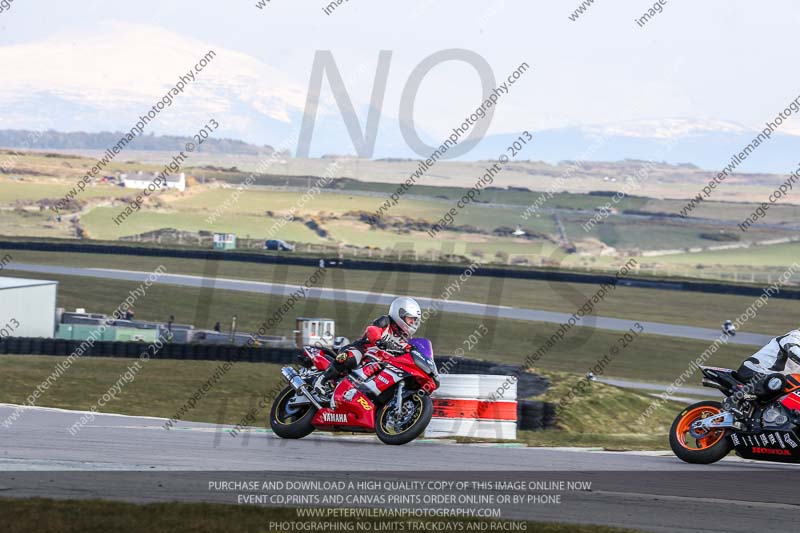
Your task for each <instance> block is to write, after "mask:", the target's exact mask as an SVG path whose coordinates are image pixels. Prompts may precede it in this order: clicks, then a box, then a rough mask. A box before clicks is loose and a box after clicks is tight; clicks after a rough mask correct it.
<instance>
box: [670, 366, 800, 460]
mask: <svg viewBox="0 0 800 533" xmlns="http://www.w3.org/2000/svg"><path fill="white" fill-rule="evenodd" d="M700 370H701V371H702V372H703V381H702V383H703V385H704V386H706V387H711V388H714V389H718V390H720V391H721V392H722V393H723V394H724V395H725V398H724V400H723V401H722V402H715V401H702V402H697V403H695V404H692V405H690V406H689V407H687V408H686V409H684V410H683V411H682V412H681V413H680V414H679V415H678V416H677V418H675V421H674V422H673V423H672V428H671V429H670V434H669V444H670V447H671V448H672V451H673V452H674V453H675V455H677V456H678V457H679V458H680V459H682V460H684V461H686V462H687V463H700V464H710V463H714V462H716V461H719V460H720V459H722V458H723V457H725V456H726V455H728V453H730V452H731V450H733V451H734V452H735V453H736V455H738V456H739V457H743V458H745V459H755V460H759V461H778V462H782V463H798V462H800V374H791V375H788V376H784V375H781V374H771V375H768V376H766V379H765V380H764V384H763V385H762V386H760V387H759V390H755V389H754V387H753V386H752V385H751V384H748V383H747V382H745V381H743V380H741V379H740V378H739V376H738V375H737V373H736V372H735V371H734V370H731V369H728V368H716V367H711V366H701V367H700Z"/></svg>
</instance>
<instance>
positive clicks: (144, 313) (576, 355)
mask: <svg viewBox="0 0 800 533" xmlns="http://www.w3.org/2000/svg"><path fill="white" fill-rule="evenodd" d="M4 274H5V272H4ZM11 274H13V275H18V273H16V272H12V273H11ZM44 277H45V278H47V279H54V280H57V281H59V290H58V305H59V306H61V307H64V308H66V309H74V308H76V307H85V308H87V310H89V311H91V312H99V313H106V314H110V313H111V312H113V311H114V309H116V308H117V306H118V305H119V304H120V302H122V301H123V300H124V299H125V298H126V297H127V296H128V293H129V291H132V290H133V289H134V288H136V287H138V286H139V284H138V283H128V282H122V281H115V280H103V279H92V278H82V277H79V276H55V275H47V276H44ZM286 299H287V297H283V296H279V295H264V294H256V293H243V292H235V291H222V290H214V291H212V290H210V289H196V288H191V287H177V286H171V285H154V286H153V287H151V289H150V290H149V292H148V293H147V295H146V296H144V297H142V298H140V299H139V300H138V301H137V302H136V317H137V318H139V319H147V320H157V321H161V322H166V321H167V320H168V317H169V316H170V315H174V316H175V317H176V318H175V321H176V322H177V323H189V324H194V325H195V326H196V327H200V328H211V327H212V326H213V324H214V323H215V322H217V321H219V322H221V323H222V324H224V325H227V324H230V317H232V316H233V315H237V317H238V321H237V324H238V325H237V328H238V331H242V332H251V331H255V330H257V329H258V327H259V325H260V324H261V322H262V321H264V320H265V319H267V318H268V317H270V316H271V315H272V314H273V313H274V312H275V311H276V310H277V309H278V308H280V307H281V306H282V305H283V304H284V302H285V301H286ZM385 312H386V307H385V306H383V305H376V304H363V305H361V304H350V305H348V304H347V302H342V301H336V302H333V301H329V300H314V299H306V300H301V301H299V302H298V303H297V304H296V305H295V306H294V308H293V309H292V310H291V312H290V313H288V315H287V316H286V318H284V319H283V320H282V321H281V322H280V323H278V324H277V325H276V326H275V328H274V329H273V330H272V331H270V332H269V333H270V334H280V335H285V336H287V337H289V338H291V336H292V331H293V329H294V320H293V318H292V317H294V316H328V317H332V318H334V319H336V322H337V334H338V335H345V336H348V337H350V338H356V337H358V336H360V335H361V333H362V332H363V331H364V327H365V326H366V324H367V323H368V322H370V321H372V320H373V319H374V318H375V317H376V316H378V315H381V314H384V313H385ZM482 323H483V324H484V325H485V326H486V328H487V329H488V330H489V334H488V335H485V336H484V337H483V338H481V339H480V341H479V342H478V343H477V346H476V345H475V343H469V342H467V341H466V340H465V339H467V338H468V337H469V336H470V335H471V334H473V333H474V332H475V331H476V329H477V328H478V327H479V325H480V324H482ZM557 329H558V325H557V324H550V323H542V322H527V321H519V320H497V319H495V318H493V317H491V316H485V317H480V316H469V315H460V314H452V313H439V314H438V315H436V316H435V317H433V318H432V319H430V320H429V321H427V322H426V323H425V324H424V325H423V327H422V328H421V329H420V331H419V334H420V335H421V336H425V337H429V338H430V339H431V340H432V342H433V345H434V348H435V349H436V353H440V354H447V353H454V351H455V350H458V349H462V350H464V351H465V355H466V356H467V357H471V358H475V359H486V360H496V361H502V362H507V363H517V364H521V363H523V362H524V361H525V360H526V357H528V355H529V354H531V353H533V352H535V351H536V350H537V349H538V348H539V347H540V346H542V345H544V343H545V341H546V340H547V339H548V338H549V337H550V336H551V335H553V333H554V332H555V331H556V330H557ZM619 336H620V333H618V332H614V331H608V330H601V329H592V328H585V327H584V328H578V327H575V328H572V329H571V330H570V331H569V332H567V334H566V335H565V337H564V339H563V340H561V341H559V342H557V343H556V344H555V345H554V346H553V347H552V348H551V349H550V350H549V351H548V352H547V353H546V354H545V355H544V356H543V357H542V358H541V359H540V360H538V361H537V362H536V363H535V364H536V366H538V367H541V368H543V369H545V370H556V371H564V372H576V373H585V372H587V371H589V370H590V368H591V367H593V366H594V365H595V364H596V361H597V360H598V358H600V357H601V356H602V354H603V353H606V352H607V351H608V349H609V347H611V346H613V345H617V344H618V339H619ZM708 344H709V343H707V342H704V341H697V340H691V339H682V338H677V337H665V336H661V335H648V334H647V332H646V330H645V332H644V333H643V334H640V335H639V337H638V338H637V340H636V342H635V343H632V345H631V346H630V347H628V348H626V349H625V350H621V351H620V352H619V354H618V355H617V356H616V357H615V358H614V360H613V362H612V363H611V364H610V365H609V366H608V368H607V369H606V374H607V375H611V376H617V377H623V378H630V379H641V380H645V381H654V382H664V383H669V382H672V381H673V380H674V379H675V378H677V377H678V376H679V375H680V374H681V373H682V372H683V371H684V370H686V368H687V367H688V365H689V362H690V361H692V360H694V359H695V358H697V356H698V355H700V354H701V353H702V352H703V351H704V350H705V349H706V348H707V346H708ZM470 348H472V349H471V350H470ZM752 352H753V349H752V347H748V346H741V345H729V346H725V347H723V348H721V349H719V350H718V351H717V353H716V354H715V355H714V356H713V357H712V358H711V359H710V360H709V361H708V363H709V364H713V365H717V366H734V367H735V366H738V365H739V364H740V363H741V361H743V360H744V359H746V358H747V357H748V356H749V355H751V354H752ZM697 381H698V382H699V378H697Z"/></svg>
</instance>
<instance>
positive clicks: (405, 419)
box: [375, 394, 433, 445]
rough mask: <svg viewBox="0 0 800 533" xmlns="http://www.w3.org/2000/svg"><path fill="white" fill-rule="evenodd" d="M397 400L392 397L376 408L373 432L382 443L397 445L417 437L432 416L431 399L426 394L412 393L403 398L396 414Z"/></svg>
mask: <svg viewBox="0 0 800 533" xmlns="http://www.w3.org/2000/svg"><path fill="white" fill-rule="evenodd" d="M396 404H397V400H396V399H392V400H391V401H390V402H388V403H386V404H384V405H383V407H381V408H380V410H378V415H377V417H376V420H375V433H377V434H378V438H379V439H380V440H381V442H383V443H384V444H391V445H399V444H405V443H407V442H411V441H412V440H414V439H416V438H417V437H419V436H420V435H421V434H422V432H423V431H425V428H426V427H428V423H429V422H430V421H431V417H432V416H433V401H432V400H431V397H430V396H428V395H427V394H413V395H411V396H409V397H408V398H405V399H404V400H403V408H402V411H401V413H400V415H399V416H398V414H397V405H396Z"/></svg>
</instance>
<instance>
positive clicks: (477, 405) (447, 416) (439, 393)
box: [425, 374, 517, 440]
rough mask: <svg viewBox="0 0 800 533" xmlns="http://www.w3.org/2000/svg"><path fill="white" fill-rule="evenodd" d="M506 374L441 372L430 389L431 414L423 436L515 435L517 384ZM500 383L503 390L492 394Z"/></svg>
mask: <svg viewBox="0 0 800 533" xmlns="http://www.w3.org/2000/svg"><path fill="white" fill-rule="evenodd" d="M510 379H511V378H510V377H509V376H494V375H485V374H457V375H442V376H441V386H440V387H439V388H438V389H437V390H436V391H435V392H434V393H433V395H432V397H433V418H432V419H431V422H430V424H428V428H427V429H426V430H425V436H426V437H429V438H438V437H472V438H477V439H499V440H514V439H516V438H517V384H516V381H514V382H513V383H510V384H509V381H510ZM498 387H500V388H501V389H502V390H504V391H505V394H504V395H503V396H502V397H496V396H495V395H496V392H495V391H496V390H497V389H498Z"/></svg>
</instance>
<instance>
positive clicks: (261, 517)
mask: <svg viewBox="0 0 800 533" xmlns="http://www.w3.org/2000/svg"><path fill="white" fill-rule="evenodd" d="M0 521H2V522H3V524H4V526H3V530H4V531H6V533H107V532H110V531H113V532H114V533H140V532H142V531H152V532H157V531H167V532H170V533H184V532H185V533H228V532H231V531H236V532H238V533H265V532H268V531H270V530H268V529H266V528H267V527H268V526H269V524H270V522H281V523H296V522H301V527H302V528H303V529H301V530H302V531H313V529H314V524H315V523H318V522H319V519H316V520H315V519H307V518H299V517H298V514H297V510H296V509H294V508H290V507H257V506H250V505H226V504H212V503H176V502H172V503H148V504H144V505H143V504H133V503H124V502H111V501H105V500H50V499H43V498H31V499H8V498H4V499H2V500H0ZM335 522H338V523H340V524H341V526H340V527H341V528H342V529H341V530H342V531H345V530H348V529H345V528H346V527H352V528H353V529H352V530H353V531H357V530H358V529H357V524H356V522H360V523H362V526H363V525H364V523H366V524H367V525H369V526H370V528H374V530H375V531H389V530H388V529H387V522H388V521H387V520H382V519H378V518H363V519H362V518H359V519H357V520H356V519H351V518H337V519H335ZM411 522H413V523H414V524H415V525H411V524H410V523H411ZM482 522H484V521H483V520H478V519H475V520H471V519H452V518H448V519H392V520H391V523H399V524H400V525H398V526H396V527H399V528H400V529H397V531H428V530H429V531H439V530H440V529H437V526H438V527H442V526H447V524H452V525H460V526H461V527H462V528H463V530H465V531H466V527H467V524H468V523H472V524H478V523H482ZM485 522H486V523H487V525H486V527H487V529H486V531H504V530H505V529H504V528H503V521H499V520H498V521H494V522H496V524H497V525H496V526H495V527H496V529H490V528H491V527H492V526H491V522H493V521H485ZM505 524H512V522H508V521H506V522H505ZM513 524H514V527H524V528H525V529H521V530H522V531H530V532H539V533H572V532H574V533H624V532H626V531H631V530H628V529H620V528H612V527H602V526H587V525H576V524H553V523H543V522H521V521H514V522H513ZM412 527H420V528H426V527H428V528H431V529H411V528H412ZM441 530H442V531H444V529H441ZM448 530H450V529H448ZM460 530H461V529H452V531H460ZM514 530H515V531H516V530H517V529H514ZM476 531H478V529H476ZM481 531H482V529H481Z"/></svg>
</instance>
